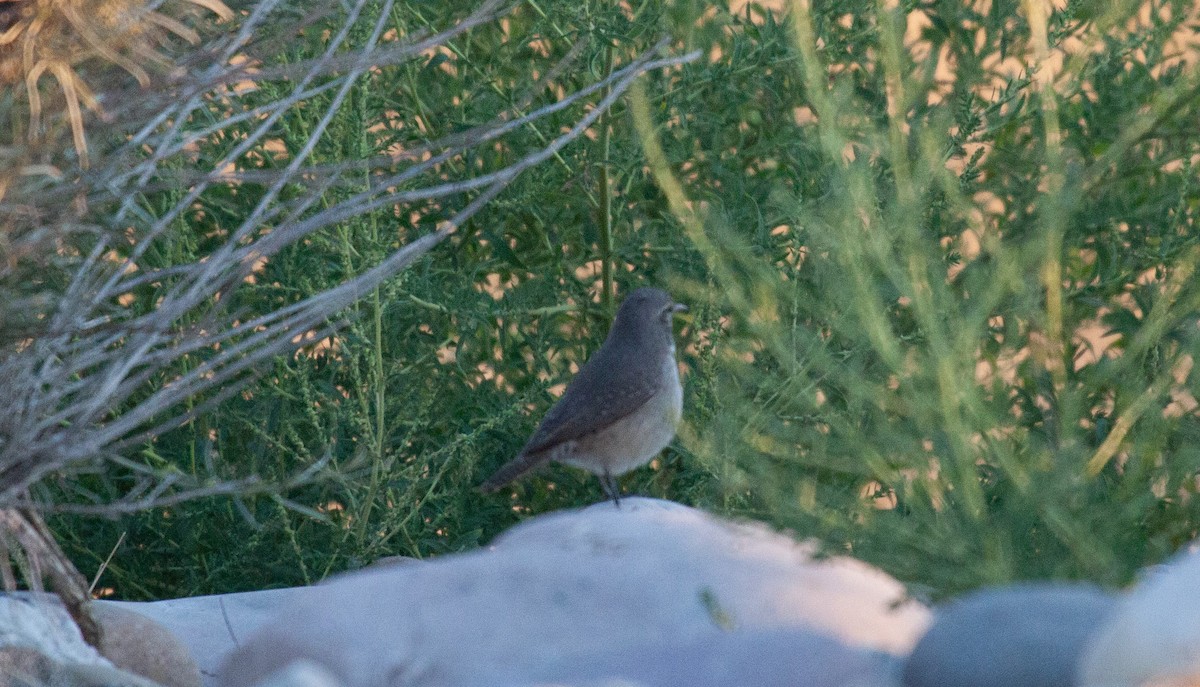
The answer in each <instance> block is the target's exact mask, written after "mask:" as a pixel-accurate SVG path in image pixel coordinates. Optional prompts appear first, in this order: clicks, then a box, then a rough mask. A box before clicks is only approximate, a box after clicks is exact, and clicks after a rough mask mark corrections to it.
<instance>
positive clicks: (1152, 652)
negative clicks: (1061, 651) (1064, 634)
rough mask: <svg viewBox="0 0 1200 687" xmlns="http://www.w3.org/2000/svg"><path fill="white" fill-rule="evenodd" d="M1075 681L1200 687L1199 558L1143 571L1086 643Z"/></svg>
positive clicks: (1096, 685) (1189, 556) (1091, 685)
mask: <svg viewBox="0 0 1200 687" xmlns="http://www.w3.org/2000/svg"><path fill="white" fill-rule="evenodd" d="M1079 676H1080V684H1081V685H1085V686H1086V687H1151V686H1153V687H1161V686H1165V685H1173V686H1175V685H1180V686H1182V685H1197V684H1200V553H1197V552H1195V551H1192V552H1188V553H1184V554H1182V555H1180V556H1177V557H1176V558H1175V559H1173V560H1172V561H1170V562H1169V563H1167V564H1166V565H1163V566H1159V567H1157V568H1154V569H1151V570H1149V571H1147V576H1146V577H1145V579H1143V580H1142V581H1140V582H1139V583H1138V584H1136V585H1135V586H1134V587H1133V589H1131V590H1130V591H1129V593H1128V594H1127V595H1126V596H1125V598H1124V599H1123V600H1122V601H1121V602H1120V604H1119V605H1118V607H1117V610H1116V612H1114V613H1113V614H1112V616H1111V617H1110V619H1109V621H1108V622H1107V623H1106V624H1105V625H1104V627H1103V628H1101V630H1100V631H1099V632H1098V633H1097V634H1096V635H1095V637H1094V638H1093V640H1092V641H1091V642H1090V644H1089V647H1088V649H1087V651H1086V652H1085V653H1084V655H1083V658H1082V660H1081V661H1080V666H1079Z"/></svg>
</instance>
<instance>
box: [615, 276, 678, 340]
mask: <svg viewBox="0 0 1200 687" xmlns="http://www.w3.org/2000/svg"><path fill="white" fill-rule="evenodd" d="M680 312H687V306H686V305H684V304H683V303H676V302H675V299H673V298H671V294H669V293H667V292H666V291H663V290H662V289H656V288H652V287H644V288H640V289H636V290H635V291H633V292H631V293H630V294H629V295H628V296H626V297H625V300H624V301H623V302H622V303H621V307H620V308H619V309H618V310H617V319H616V322H615V323H614V325H613V328H614V329H639V330H653V331H658V332H665V333H666V335H667V337H668V338H669V337H670V336H671V321H672V319H673V318H674V317H675V313H680Z"/></svg>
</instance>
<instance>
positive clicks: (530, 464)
mask: <svg viewBox="0 0 1200 687" xmlns="http://www.w3.org/2000/svg"><path fill="white" fill-rule="evenodd" d="M544 462H546V456H545V455H544V454H537V453H534V454H529V453H522V454H521V455H519V456H517V457H516V458H513V459H512V460H510V461H508V462H507V463H505V464H504V465H503V467H501V468H500V469H499V470H497V471H496V472H494V473H493V474H492V476H491V477H489V478H487V479H486V480H485V481H484V483H483V484H481V485H479V490H480V491H482V492H485V493H487V492H492V491H496V490H497V489H499V488H500V487H503V486H504V485H506V484H508V483H509V482H511V481H513V480H515V479H517V478H518V477H521V476H522V475H524V474H525V473H527V472H529V471H531V470H533V469H534V468H536V467H538V466H539V465H541V464H542V463H544Z"/></svg>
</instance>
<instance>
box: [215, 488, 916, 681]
mask: <svg viewBox="0 0 1200 687" xmlns="http://www.w3.org/2000/svg"><path fill="white" fill-rule="evenodd" d="M813 550H814V547H813V546H812V545H810V544H798V543H796V542H794V541H793V540H792V539H790V538H788V537H785V536H783V535H780V534H777V533H775V532H772V531H770V530H769V529H768V528H766V527H764V526H761V525H753V524H738V523H732V522H728V521H723V520H720V519H717V518H715V517H712V516H709V515H707V514H705V513H703V512H701V511H698V510H695V509H691V508H687V507H685V506H680V505H678V504H674V503H670V502H665V501H655V500H651V499H639V498H630V499H625V500H623V501H622V503H621V508H620V509H616V508H614V507H613V506H612V505H611V504H607V503H605V504H599V505H597V506H594V507H592V508H588V509H585V510H582V511H570V512H560V513H555V514H551V515H547V516H543V517H539V518H536V519H534V520H531V521H528V522H526V523H524V524H522V525H520V526H518V527H516V528H514V529H513V530H512V531H510V532H509V533H507V534H505V535H504V536H502V537H500V538H499V539H498V540H497V542H496V543H495V546H494V547H492V548H491V549H490V550H484V551H476V552H471V553H466V554H460V555H455V556H446V557H444V558H441V559H437V560H433V561H430V562H427V563H425V564H422V565H416V566H392V567H385V568H380V569H373V570H365V571H360V572H356V573H352V574H349V575H345V576H342V577H339V578H335V579H334V580H331V581H330V582H329V583H327V584H325V585H321V586H318V587H315V588H311V590H310V591H312V592H314V593H313V594H311V595H309V596H306V597H305V598H302V599H296V600H295V602H294V603H289V605H288V607H287V608H286V609H284V610H283V611H282V612H281V613H280V614H279V616H277V617H276V618H275V619H273V620H272V621H270V623H269V624H268V625H267V626H265V627H264V628H263V629H262V631H260V632H259V633H258V634H256V635H255V636H254V637H252V638H251V639H250V640H249V641H248V642H246V644H245V645H244V646H243V647H242V648H241V649H239V650H237V651H236V652H234V654H233V655H232V656H231V657H230V659H229V661H228V663H227V664H226V666H225V667H224V668H223V669H222V671H221V675H220V677H219V679H218V684H221V685H227V686H230V687H234V686H236V687H242V686H248V685H252V684H255V683H257V682H259V681H260V680H262V679H263V678H265V677H266V676H268V675H270V674H271V673H274V672H275V671H277V670H279V669H280V668H283V667H285V666H287V665H288V664H289V663H291V662H293V661H295V660H298V659H307V660H311V661H313V662H315V663H317V664H318V665H321V666H323V667H324V668H326V669H328V670H329V671H330V672H331V673H332V674H333V675H334V676H335V677H336V678H337V679H338V680H340V681H341V682H342V683H343V684H345V685H347V687H384V686H387V685H405V686H406V687H410V686H416V685H471V684H478V680H479V679H480V678H481V677H483V678H486V677H487V676H503V677H506V678H518V677H523V676H530V677H533V676H535V675H539V674H540V673H539V672H538V671H544V670H546V669H547V668H548V667H552V666H564V670H568V671H569V669H570V667H571V666H572V665H576V664H578V663H579V660H581V657H603V656H618V655H621V654H622V653H623V652H628V653H631V654H638V653H639V652H641V654H643V655H646V654H652V653H653V651H654V647H687V646H693V645H696V646H702V645H703V644H704V643H705V642H719V641H720V639H719V638H720V637H721V635H722V634H723V633H725V632H728V631H731V630H736V631H737V632H747V633H760V632H771V631H776V630H807V631H813V632H818V633H822V634H825V635H828V636H829V637H831V638H834V639H836V640H838V641H839V642H841V643H843V644H845V645H847V646H849V647H853V648H855V649H862V650H879V651H885V652H890V653H895V654H904V653H907V652H908V651H909V650H910V649H911V647H912V645H913V644H914V643H915V641H916V639H917V637H918V636H919V635H920V634H921V633H922V632H923V631H924V629H925V627H926V625H927V624H928V621H929V615H928V610H927V609H926V608H924V607H923V606H921V605H920V604H917V603H915V602H912V601H906V600H905V597H904V589H903V587H902V586H901V585H900V584H899V583H898V582H897V581H895V580H894V579H892V578H891V577H889V576H887V575H886V574H884V573H882V572H880V571H878V570H876V569H874V568H871V567H870V566H867V565H865V564H863V563H860V562H857V561H853V560H849V559H839V558H834V559H829V560H822V561H814V560H813V559H812V553H813ZM680 651H685V649H680ZM594 675H595V673H594V672H593V673H589V674H580V675H572V674H569V673H564V674H559V675H554V676H552V677H553V679H555V680H560V681H567V682H569V681H570V680H571V679H573V678H574V677H580V678H587V677H590V676H594ZM737 684H745V685H753V684H756V683H753V682H740V683H737ZM761 684H774V683H769V682H764V683H761Z"/></svg>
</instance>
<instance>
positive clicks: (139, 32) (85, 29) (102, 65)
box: [0, 0, 233, 168]
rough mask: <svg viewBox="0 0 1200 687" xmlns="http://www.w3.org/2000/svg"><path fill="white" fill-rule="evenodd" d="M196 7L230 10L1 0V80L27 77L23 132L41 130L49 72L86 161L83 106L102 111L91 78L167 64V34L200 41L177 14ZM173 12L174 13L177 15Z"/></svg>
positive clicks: (207, 4) (128, 0)
mask: <svg viewBox="0 0 1200 687" xmlns="http://www.w3.org/2000/svg"><path fill="white" fill-rule="evenodd" d="M198 8H203V9H206V10H208V11H210V12H212V13H213V14H215V15H217V17H219V18H220V19H222V20H228V19H231V18H232V17H233V12H232V11H231V10H230V9H229V8H228V7H227V6H226V5H225V4H224V3H222V2H221V1H220V0H180V1H179V2H176V3H172V11H166V10H163V8H162V3H161V2H156V3H147V2H141V1H139V0H7V1H4V2H0V87H2V86H20V85H21V84H24V85H25V89H24V91H25V97H26V99H27V101H28V108H29V120H28V122H27V124H26V126H25V135H26V137H27V138H28V139H29V140H30V141H31V142H36V141H37V140H39V138H40V137H41V136H42V135H43V133H44V132H43V125H42V114H43V109H44V108H43V103H42V97H43V90H42V89H43V88H44V85H45V81H46V77H50V78H51V79H52V80H53V82H54V83H55V84H56V85H57V87H58V90H59V91H60V92H61V105H62V108H63V111H64V113H65V115H66V119H67V121H68V122H69V123H70V128H71V136H72V139H73V140H72V143H73V145H74V148H75V152H76V153H77V154H78V155H79V162H80V165H81V166H82V167H85V168H86V167H88V163H89V159H88V145H87V138H86V136H85V134H84V121H83V110H84V109H85V108H86V109H87V110H90V111H92V112H93V113H96V114H97V115H100V116H103V109H102V107H101V104H100V100H101V98H100V97H98V96H97V95H96V94H97V92H98V90H99V89H97V88H96V87H95V86H94V84H96V83H97V81H98V80H101V79H103V78H105V77H106V76H108V75H110V74H111V73H112V72H114V71H123V72H125V73H127V74H129V75H130V76H132V77H133V78H134V79H136V80H137V82H138V83H139V84H140V85H141V86H142V87H146V86H149V85H150V81H151V70H159V71H162V72H169V70H170V69H171V66H172V64H173V63H172V60H171V59H170V57H169V56H168V54H167V50H168V48H169V47H170V44H171V41H172V40H175V39H181V40H183V41H186V42H187V43H189V44H192V45H195V44H197V43H199V41H200V36H199V34H198V33H197V32H196V31H195V30H194V29H192V28H190V27H189V26H188V25H187V24H185V23H184V22H183V21H182V18H183V17H184V16H185V15H188V14H196V12H195V10H196V9H198ZM176 15H177V16H176Z"/></svg>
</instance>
